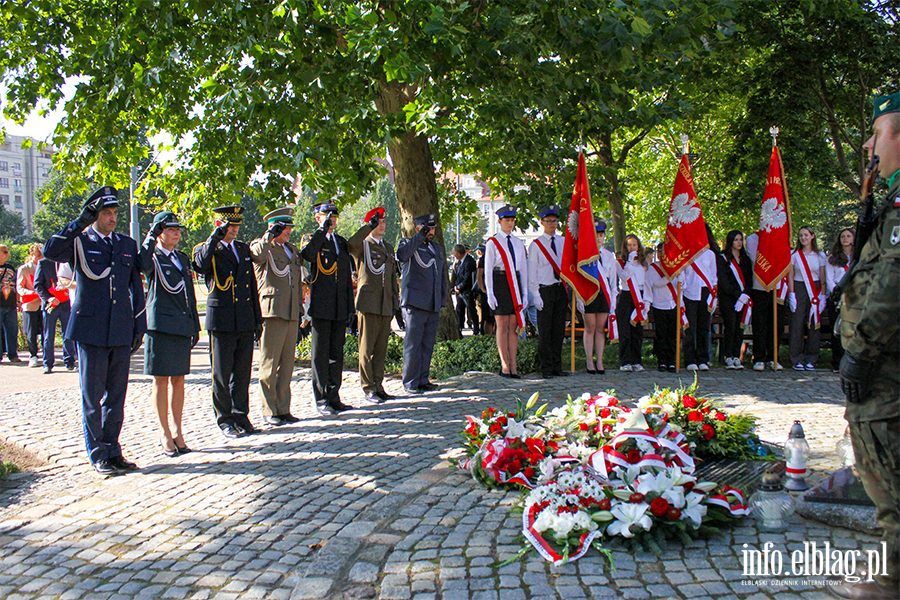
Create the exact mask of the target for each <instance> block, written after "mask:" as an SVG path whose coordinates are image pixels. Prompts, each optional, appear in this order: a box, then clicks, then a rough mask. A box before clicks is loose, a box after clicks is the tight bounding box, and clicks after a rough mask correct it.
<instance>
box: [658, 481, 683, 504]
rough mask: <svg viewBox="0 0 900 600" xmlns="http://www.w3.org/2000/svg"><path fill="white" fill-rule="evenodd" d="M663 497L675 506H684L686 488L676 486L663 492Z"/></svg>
mask: <svg viewBox="0 0 900 600" xmlns="http://www.w3.org/2000/svg"><path fill="white" fill-rule="evenodd" d="M662 497H663V498H665V499H666V501H667V502H668V503H669V504H671V505H672V506H674V507H675V508H682V507H684V488H683V487H681V486H675V487H673V488H671V489H668V490H666V491H665V492H663V494H662Z"/></svg>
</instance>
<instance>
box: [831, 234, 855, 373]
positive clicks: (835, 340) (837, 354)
mask: <svg viewBox="0 0 900 600" xmlns="http://www.w3.org/2000/svg"><path fill="white" fill-rule="evenodd" d="M855 238H856V233H854V231H853V230H852V229H841V232H840V233H839V234H838V239H837V240H836V241H835V242H834V247H833V248H832V249H831V254H830V255H829V256H828V262H827V263H825V290H826V292H827V293H828V302H827V303H826V306H825V310H827V311H828V322H829V323H831V328H832V330H833V329H834V324H835V322H836V321H837V318H838V314H839V311H838V309H837V307H836V306H835V305H834V302H832V301H831V292H833V291H834V288H836V287H837V286H838V284H839V283H840V282H841V279H843V278H844V275H845V274H846V273H847V269H849V268H850V260H851V259H852V258H853V243H854V241H856V240H855ZM843 356H844V345H843V344H842V343H841V336H840V335H837V334H835V333H834V332H833V331H832V334H831V368H832V370H833V371H834V372H835V373H837V372H838V368H839V367H840V365H841V358H842V357H843Z"/></svg>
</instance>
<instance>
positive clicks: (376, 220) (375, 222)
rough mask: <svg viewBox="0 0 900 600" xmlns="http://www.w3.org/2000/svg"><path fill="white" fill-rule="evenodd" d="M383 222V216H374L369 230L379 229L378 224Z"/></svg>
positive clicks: (376, 214) (370, 221)
mask: <svg viewBox="0 0 900 600" xmlns="http://www.w3.org/2000/svg"><path fill="white" fill-rule="evenodd" d="M380 221H381V216H380V215H379V214H378V213H375V214H374V215H372V218H371V219H369V229H375V228H376V227H378V223H379V222H380Z"/></svg>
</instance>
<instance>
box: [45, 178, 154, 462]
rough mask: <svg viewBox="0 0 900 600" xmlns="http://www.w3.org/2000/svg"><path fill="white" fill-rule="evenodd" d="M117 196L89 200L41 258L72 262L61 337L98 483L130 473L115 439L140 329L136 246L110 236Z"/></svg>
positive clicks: (102, 193) (109, 191)
mask: <svg viewBox="0 0 900 600" xmlns="http://www.w3.org/2000/svg"><path fill="white" fill-rule="evenodd" d="M117 195H118V194H117V192H116V189H115V188H113V187H110V186H104V187H102V188H100V189H99V190H97V191H96V192H94V193H93V194H91V196H90V197H89V198H88V199H87V201H86V202H85V203H84V206H83V207H82V210H81V215H80V216H79V217H78V219H77V220H75V221H73V222H71V223H69V224H68V225H67V226H66V227H65V228H64V229H63V230H62V231H60V232H59V233H56V234H54V235H53V236H51V238H50V239H49V240H47V243H46V244H44V256H45V257H46V258H48V259H50V260H53V261H56V262H67V263H74V274H75V277H74V279H75V292H74V294H73V298H72V316H71V318H70V319H69V325H68V327H66V333H65V337H66V338H67V339H70V340H74V341H75V342H76V344H77V347H78V374H79V379H80V382H81V401H82V402H81V408H82V417H83V419H84V437H85V444H86V446H87V452H88V457H89V458H90V461H91V464H92V465H93V467H94V469H95V470H96V471H97V472H98V473H100V474H101V475H104V476H111V475H119V474H122V473H127V472H129V471H134V470H136V469H137V465H135V464H134V463H133V462H129V461H127V460H125V459H124V458H123V457H122V448H121V446H120V445H119V433H120V432H121V430H122V423H123V421H124V420H125V392H126V390H127V388H128V369H129V367H130V365H131V355H132V354H133V353H134V352H135V351H137V349H138V347H140V345H141V341H142V339H143V335H144V332H145V331H146V329H147V321H146V315H145V313H144V288H143V286H142V284H141V274H140V271H139V270H138V267H137V257H138V247H137V243H136V242H135V241H134V240H133V239H131V238H130V237H128V236H125V235H120V234H118V233H116V232H115V228H116V212H117V209H118V206H119V201H118V199H117Z"/></svg>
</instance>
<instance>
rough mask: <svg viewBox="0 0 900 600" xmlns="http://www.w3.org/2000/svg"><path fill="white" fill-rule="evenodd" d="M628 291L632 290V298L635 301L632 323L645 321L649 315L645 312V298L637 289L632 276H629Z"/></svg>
mask: <svg viewBox="0 0 900 600" xmlns="http://www.w3.org/2000/svg"><path fill="white" fill-rule="evenodd" d="M628 291H630V292H631V300H632V302H634V310H633V311H631V324H632V325H637V324H638V323H643V322H644V321H646V320H647V315H646V314H644V298H643V296H641V294H640V292H638V291H637V288H636V287H635V286H634V280H633V279H632V278H631V277H629V278H628Z"/></svg>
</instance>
